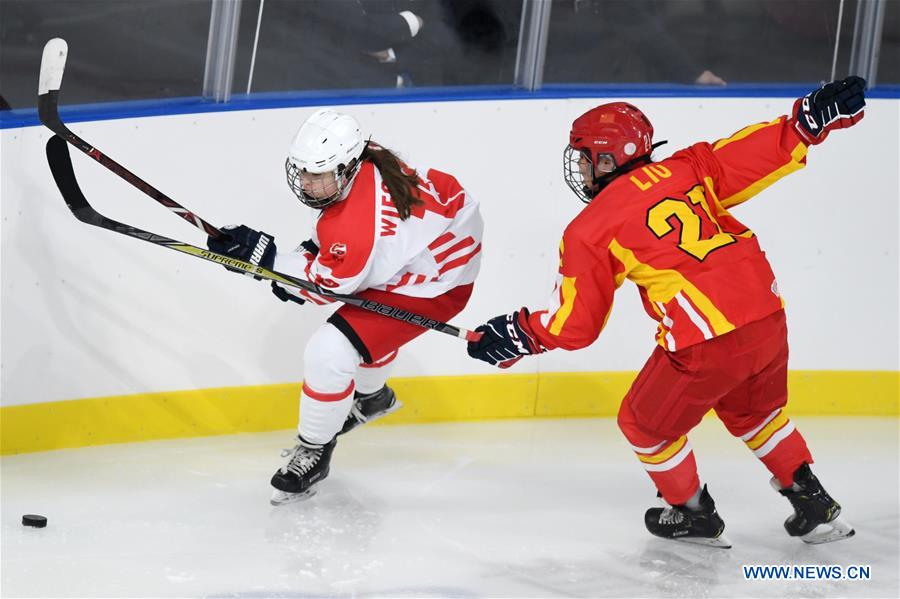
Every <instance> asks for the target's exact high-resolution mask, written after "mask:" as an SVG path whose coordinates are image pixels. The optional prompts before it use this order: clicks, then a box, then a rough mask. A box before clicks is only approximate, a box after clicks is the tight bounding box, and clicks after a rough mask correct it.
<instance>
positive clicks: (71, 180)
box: [47, 135, 481, 341]
mask: <svg viewBox="0 0 900 599" xmlns="http://www.w3.org/2000/svg"><path fill="white" fill-rule="evenodd" d="M47 162H48V164H49V165H50V171H51V172H52V173H53V179H54V180H55V181H56V186H57V187H58V188H59V192H60V193H61V194H62V197H63V199H64V200H65V201H66V204H67V205H68V206H69V210H71V211H72V214H74V215H75V218H77V219H78V220H80V221H81V222H83V223H87V224H89V225H93V226H95V227H100V228H102V229H109V230H111V231H115V232H116V233H121V234H122V235H128V236H129V237H134V238H136V239H142V240H144V241H149V242H150V243H153V244H156V245H159V246H162V247H166V248H169V249H170V250H175V251H176V252H181V253H183V254H188V255H190V256H195V257H197V258H202V259H204V260H207V261H209V262H215V263H216V264H221V265H223V266H227V267H229V268H232V269H236V270H240V271H242V272H243V273H244V274H248V275H253V276H256V277H261V278H263V279H267V280H270V281H276V282H278V283H281V284H283V285H288V286H290V287H296V288H298V289H305V290H306V291H310V292H312V293H316V294H318V295H321V296H323V297H327V298H331V299H335V300H338V301H341V302H344V303H345V304H350V305H351V306H356V307H357V308H361V309H363V310H368V311H369V312H375V313H376V314H381V315H382V316H388V317H390V318H393V319H396V320H400V321H403V322H407V323H409V324H412V325H416V326H420V327H423V328H426V329H431V330H434V331H437V332H439V333H444V334H446V335H452V336H453V337H459V338H460V339H465V340H466V341H477V340H478V339H480V338H481V333H478V332H475V331H470V330H468V329H463V328H460V327H455V326H453V325H451V324H447V323H446V322H441V321H439V320H435V319H433V318H428V317H427V316H422V315H421V314H415V313H413V312H409V311H407V310H402V309H400V308H395V307H393V306H387V305H385V304H382V303H379V302H376V301H374V300H369V299H365V298H361V297H356V296H353V295H342V294H338V293H332V292H330V291H328V290H327V289H323V288H322V287H319V286H318V285H315V284H314V283H311V282H309V281H305V280H303V279H298V278H295V277H292V276H290V275H286V274H283V273H280V272H277V271H274V270H269V269H267V268H263V267H262V266H257V265H255V264H250V263H249V262H243V261H241V260H235V259H234V258H230V257H228V256H226V255H224V254H217V253H216V252H211V251H209V250H205V249H203V248H199V247H197V246H194V245H190V244H187V243H183V242H181V241H176V240H174V239H169V238H168V237H163V236H162V235H157V234H156V233H150V232H149V231H144V230H142V229H138V228H137V227H132V226H131V225H126V224H123V223H120V222H118V221H114V220H112V219H110V218H107V217H105V216H103V215H102V214H100V213H99V212H97V211H96V210H94V208H93V207H92V206H91V205H90V204H89V203H88V201H87V198H85V197H84V193H82V191H81V188H80V187H79V186H78V180H77V179H76V178H75V171H74V169H73V168H72V157H71V156H70V155H69V147H68V145H67V144H66V140H64V139H63V138H62V137H60V136H58V135H54V136H53V137H51V138H50V139H49V140H48V141H47Z"/></svg>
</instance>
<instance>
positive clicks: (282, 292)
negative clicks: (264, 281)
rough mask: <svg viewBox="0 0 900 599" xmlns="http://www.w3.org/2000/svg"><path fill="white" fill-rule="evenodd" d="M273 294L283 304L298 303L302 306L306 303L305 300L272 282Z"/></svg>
mask: <svg viewBox="0 0 900 599" xmlns="http://www.w3.org/2000/svg"><path fill="white" fill-rule="evenodd" d="M272 293H273V294H275V297H277V298H278V299H280V300H281V301H283V302H296V303H298V304H300V305H301V306H302V305H303V304H305V303H306V300H305V299H303V298H300V297H297V296H296V295H294V294H293V293H291V292H290V291H288V290H287V289H285V288H284V287H282V286H281V285H279V284H278V283H276V282H275V281H272Z"/></svg>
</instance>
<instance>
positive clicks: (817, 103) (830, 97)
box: [793, 77, 866, 145]
mask: <svg viewBox="0 0 900 599" xmlns="http://www.w3.org/2000/svg"><path fill="white" fill-rule="evenodd" d="M865 88H866V80H865V79H863V78H862V77H847V78H846V79H842V80H841V81H833V82H831V83H829V84H827V85H823V86H822V87H820V88H819V89H817V90H815V91H814V92H812V93H810V94H809V95H807V96H804V97H803V98H798V99H797V101H796V102H794V109H793V112H794V128H795V129H796V130H797V132H798V133H799V134H800V137H802V138H803V141H805V142H806V144H807V145H816V144H820V143H822V142H823V141H825V138H826V137H828V134H829V133H830V132H831V131H832V130H833V129H843V128H844V127H851V126H853V125H855V124H856V123H858V122H859V121H861V120H862V118H863V116H864V113H863V110H864V109H865V106H866V98H865Z"/></svg>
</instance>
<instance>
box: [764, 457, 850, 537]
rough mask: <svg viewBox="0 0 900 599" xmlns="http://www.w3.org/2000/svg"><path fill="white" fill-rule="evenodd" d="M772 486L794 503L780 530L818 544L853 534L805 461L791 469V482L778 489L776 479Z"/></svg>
mask: <svg viewBox="0 0 900 599" xmlns="http://www.w3.org/2000/svg"><path fill="white" fill-rule="evenodd" d="M772 486H773V487H774V488H775V490H776V491H778V492H779V493H781V494H782V495H784V496H785V497H787V498H788V500H789V501H790V502H791V505H792V506H794V513H793V514H791V515H790V516H788V518H787V520H785V521H784V529H785V530H786V531H787V532H788V534H789V535H791V536H792V537H800V539H802V540H803V542H805V543H811V544H814V545H815V544H819V543H829V542H831V541H839V540H840V539H846V538H848V537H852V536H853V535H855V534H856V531H855V530H853V527H852V526H850V524H849V523H848V522H846V521H844V519H843V518H840V517H839V516H840V514H841V504H839V503H838V502H837V501H835V500H834V499H832V498H831V496H830V495H829V494H828V492H827V491H825V489H823V488H822V484H821V483H820V482H819V479H818V478H816V475H815V474H813V473H812V470H810V468H809V464H803V465H802V466H800V467H799V468H797V471H796V472H794V485H793V486H792V487H790V488H787V489H782V488H781V485H780V484H779V483H778V480H777V479H775V478H773V479H772Z"/></svg>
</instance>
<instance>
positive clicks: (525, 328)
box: [467, 308, 545, 368]
mask: <svg viewBox="0 0 900 599" xmlns="http://www.w3.org/2000/svg"><path fill="white" fill-rule="evenodd" d="M475 331H476V332H478V333H481V334H482V335H481V339H479V340H478V341H470V342H469V345H468V348H467V350H468V352H469V355H470V356H472V357H473V358H475V359H477V360H482V361H484V362H487V363H488V364H490V365H491V366H499V367H500V368H509V367H510V366H512V365H513V364H515V363H516V362H518V361H519V360H521V359H522V358H523V357H524V356H528V355H532V354H539V353H542V352H543V351H545V350H544V348H543V347H541V344H540V342H538V340H537V337H535V335H534V332H533V331H532V330H531V325H529V324H528V308H522V309H521V310H517V311H515V312H513V313H512V314H501V315H500V316H495V317H494V318H492V319H490V320H489V321H487V322H486V323H485V324H483V325H481V326H480V327H478V328H476V329H475Z"/></svg>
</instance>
